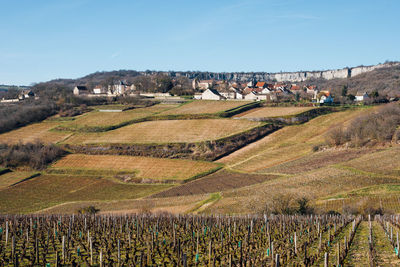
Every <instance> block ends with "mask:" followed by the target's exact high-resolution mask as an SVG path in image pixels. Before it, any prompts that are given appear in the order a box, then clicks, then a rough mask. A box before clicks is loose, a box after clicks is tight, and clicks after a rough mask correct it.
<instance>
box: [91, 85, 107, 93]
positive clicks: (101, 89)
mask: <svg viewBox="0 0 400 267" xmlns="http://www.w3.org/2000/svg"><path fill="white" fill-rule="evenodd" d="M93 93H94V94H95V95H100V94H105V93H106V89H105V88H103V87H102V86H96V87H95V88H94V89H93Z"/></svg>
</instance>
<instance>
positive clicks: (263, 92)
mask: <svg viewBox="0 0 400 267" xmlns="http://www.w3.org/2000/svg"><path fill="white" fill-rule="evenodd" d="M192 86H193V88H194V89H196V90H202V91H203V93H197V94H195V95H194V98H195V99H204V100H227V99H235V100H252V101H261V100H271V101H274V100H278V98H279V96H284V95H293V94H294V95H295V94H300V93H301V92H303V93H306V94H307V95H309V96H310V98H312V99H313V100H315V101H318V102H320V103H332V102H333V97H332V95H331V94H330V92H329V91H319V90H317V88H316V86H315V85H308V86H300V85H297V84H291V83H282V82H279V83H278V82H275V83H267V82H263V81H258V82H257V81H250V82H246V83H238V82H233V83H226V82H225V81H214V80H203V81H200V80H199V81H197V80H193V83H192Z"/></svg>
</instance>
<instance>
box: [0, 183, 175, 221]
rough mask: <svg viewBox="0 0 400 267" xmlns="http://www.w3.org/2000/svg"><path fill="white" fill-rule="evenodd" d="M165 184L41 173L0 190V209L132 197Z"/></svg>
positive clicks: (10, 210)
mask: <svg viewBox="0 0 400 267" xmlns="http://www.w3.org/2000/svg"><path fill="white" fill-rule="evenodd" d="M169 187H170V185H161V184H154V185H146V184H144V185H138V184H122V183H117V182H113V181H111V180H109V179H102V178H97V177H84V176H74V175H71V176H69V175H42V176H38V177H36V178H33V179H30V180H28V181H25V182H22V183H20V184H18V185H16V186H13V187H11V188H7V189H3V190H1V191H0V211H1V213H28V212H35V211H38V210H41V209H45V208H49V207H51V206H54V205H58V204H61V203H65V202H71V201H72V202H75V201H110V200H123V199H136V198H140V197H144V196H146V195H149V194H153V193H157V192H159V191H160V190H165V189H167V188H169ZM21 196H23V197H21Z"/></svg>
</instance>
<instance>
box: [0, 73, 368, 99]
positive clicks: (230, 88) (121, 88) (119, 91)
mask: <svg viewBox="0 0 400 267" xmlns="http://www.w3.org/2000/svg"><path fill="white" fill-rule="evenodd" d="M173 82H175V80H173V79H172V83H173ZM180 86H182V85H180V84H178V85H177V87H180ZM189 86H190V87H191V88H190V90H191V92H193V93H192V94H191V95H181V94H179V93H175V92H173V90H171V91H168V90H166V91H161V92H160V91H158V90H157V88H156V89H155V90H154V91H146V90H141V89H140V84H139V86H137V85H135V84H134V83H128V82H127V81H125V80H118V81H116V82H113V83H112V84H109V85H97V86H94V87H92V89H91V88H89V87H88V86H86V85H76V86H75V87H74V88H73V90H72V92H73V95H75V96H78V97H115V96H131V97H142V98H154V99H158V100H166V101H167V100H170V101H179V100H183V99H188V98H192V99H195V100H217V101H218V100H220V101H221V100H223V101H225V100H236V101H240V100H243V101H266V102H283V101H285V100H295V101H299V100H300V99H301V100H305V101H307V102H312V103H319V104H332V103H334V100H335V98H334V95H333V94H332V92H331V90H330V89H320V88H318V87H317V86H316V85H300V84H297V83H290V82H266V81H257V80H255V79H253V80H251V81H247V82H236V81H226V80H215V79H210V80H200V79H197V78H196V79H192V80H190V85H189ZM28 99H30V100H32V99H34V100H37V99H39V96H38V95H36V94H35V93H34V90H32V89H24V90H21V91H20V93H19V94H18V97H15V98H2V99H1V100H0V103H16V102H20V101H25V100H28ZM370 99H371V97H370V95H368V93H367V92H357V94H356V95H355V96H354V99H352V100H353V101H355V102H359V103H360V102H365V101H368V100H370Z"/></svg>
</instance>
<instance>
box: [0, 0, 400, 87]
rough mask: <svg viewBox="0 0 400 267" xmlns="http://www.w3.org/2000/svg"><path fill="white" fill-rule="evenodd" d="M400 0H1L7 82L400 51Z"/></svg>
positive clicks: (252, 67) (283, 65)
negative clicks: (121, 71)
mask: <svg viewBox="0 0 400 267" xmlns="http://www.w3.org/2000/svg"><path fill="white" fill-rule="evenodd" d="M399 14H400V1H398V0H379V1H378V0H332V1H328V0H230V1H228V0H201V1H192V0H186V1H184V0H169V1H165V0H113V1H106V0H65V1H64V0H35V1H32V0H13V1H11V0H0V84H14V85H30V84H33V83H37V82H42V81H48V80H51V79H56V78H78V77H82V76H85V75H87V74H90V73H93V72H96V71H110V70H120V69H130V70H161V71H167V70H174V71H186V70H199V71H213V72H233V71H244V72H252V71H265V72H280V71H300V70H325V69H337V68H343V67H347V66H348V67H352V66H358V65H373V64H377V63H383V62H385V61H386V60H390V61H399V60H400V34H399V33H400V15H399Z"/></svg>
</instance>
